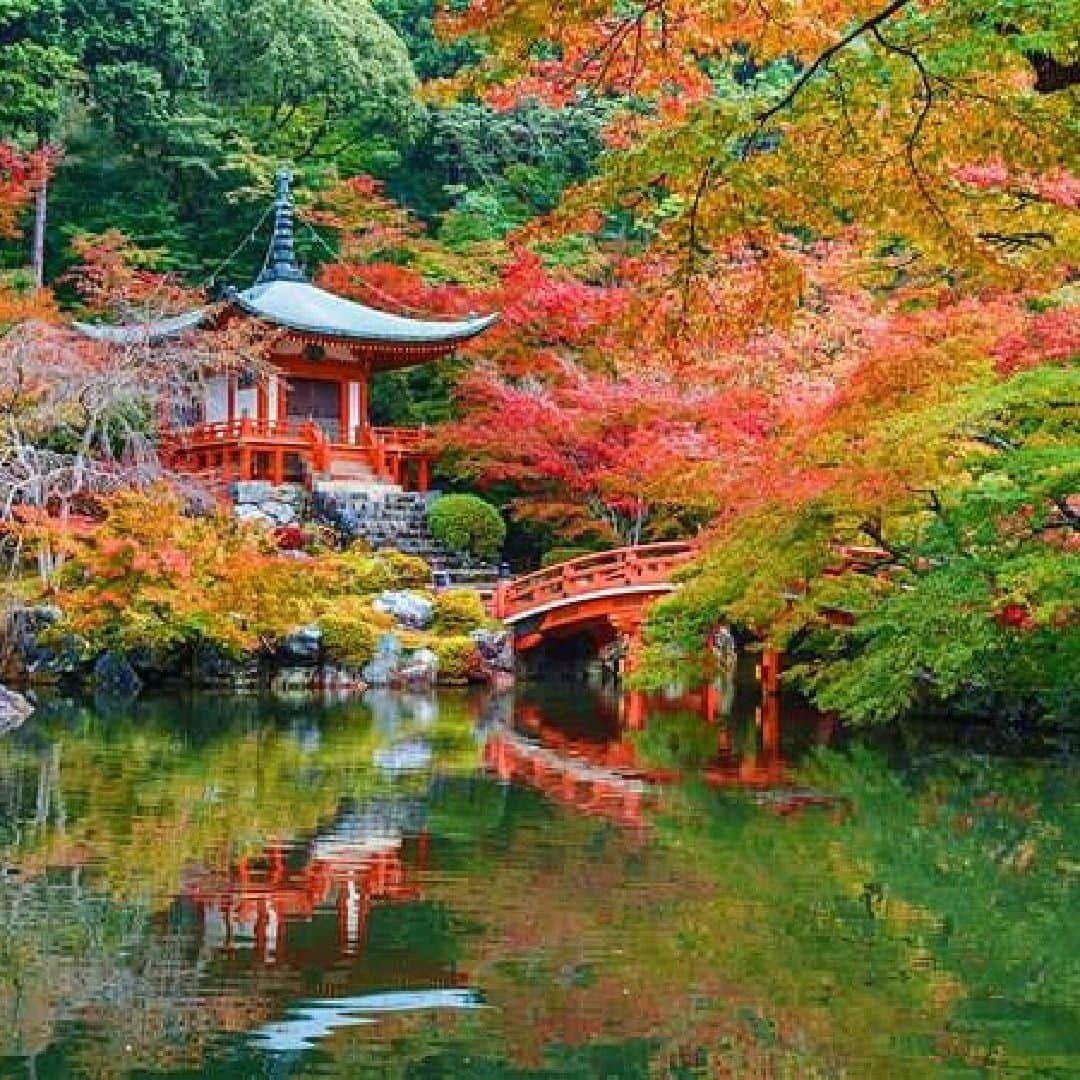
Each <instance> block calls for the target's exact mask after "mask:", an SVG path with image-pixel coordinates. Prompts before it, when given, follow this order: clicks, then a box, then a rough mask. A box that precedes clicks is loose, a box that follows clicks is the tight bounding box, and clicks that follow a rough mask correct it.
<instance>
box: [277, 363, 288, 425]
mask: <svg viewBox="0 0 1080 1080" xmlns="http://www.w3.org/2000/svg"><path fill="white" fill-rule="evenodd" d="M275 378H276V379H277V419H278V423H279V424H280V425H281V426H282V427H283V428H284V427H285V425H286V424H287V423H288V422H289V380H288V379H286V378H285V376H284V375H277V376H275Z"/></svg>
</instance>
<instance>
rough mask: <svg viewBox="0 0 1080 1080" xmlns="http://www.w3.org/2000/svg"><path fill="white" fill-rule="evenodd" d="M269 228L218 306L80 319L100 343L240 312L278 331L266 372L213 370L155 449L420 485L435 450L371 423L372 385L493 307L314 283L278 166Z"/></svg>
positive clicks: (177, 458)
mask: <svg viewBox="0 0 1080 1080" xmlns="http://www.w3.org/2000/svg"><path fill="white" fill-rule="evenodd" d="M273 211H274V226H273V235H272V237H271V240H270V247H269V250H268V252H267V257H266V260H265V264H264V267H263V269H262V272H261V273H260V274H259V276H258V277H257V278H256V280H255V282H254V284H252V285H251V286H250V287H249V288H247V289H243V290H236V289H230V290H228V291H227V292H226V294H225V297H224V304H223V305H221V306H216V307H215V308H213V309H210V308H205V309H201V310H198V311H193V312H190V313H187V314H184V315H180V316H177V317H174V318H170V319H166V320H162V321H161V322H157V323H153V324H151V325H150V326H141V327H131V326H98V325H95V326H88V325H82V326H80V329H81V330H82V331H83V332H84V333H86V334H88V335H89V336H91V337H94V338H96V339H98V340H104V341H113V342H117V343H130V342H132V341H134V340H143V341H146V340H149V341H151V342H153V341H161V340H164V339H166V338H170V337H177V336H180V335H182V334H184V333H186V332H189V331H190V330H193V329H194V328H196V327H197V326H199V325H205V324H211V325H213V324H217V325H220V324H222V323H223V322H224V321H225V320H227V319H229V318H234V317H242V318H248V319H254V320H257V321H258V322H259V323H262V324H265V325H266V326H268V327H270V328H272V329H274V330H276V331H277V332H275V333H274V334H273V335H272V336H271V340H270V345H269V350H270V353H269V361H270V365H269V366H270V372H269V374H266V375H259V376H251V377H247V376H245V375H244V374H243V373H232V374H220V373H218V374H213V373H212V374H210V375H209V376H208V377H207V378H206V379H205V381H204V385H203V387H202V389H201V391H200V393H199V395H198V397H197V399H196V400H195V401H193V403H192V407H191V409H190V411H189V412H188V413H187V414H186V415H185V417H184V421H183V422H182V423H177V422H175V421H174V420H173V421H169V422H167V423H166V425H165V430H164V431H163V439H162V451H163V456H164V458H165V459H166V460H167V462H168V463H169V465H170V466H172V467H173V468H175V469H177V470H179V471H185V472H199V473H203V474H206V473H210V474H211V475H213V476H214V477H216V478H219V479H220V480H222V481H224V482H227V483H231V482H236V481H248V480H262V481H267V482H269V483H272V484H282V483H303V484H305V485H307V486H308V487H314V486H317V485H318V484H320V482H321V483H329V484H334V485H341V486H347V485H350V484H355V485H365V484H370V485H392V486H397V487H399V488H401V489H403V490H406V491H426V490H427V489H428V485H429V483H430V477H431V462H432V458H433V456H434V450H433V447H432V446H431V443H430V440H429V437H428V435H427V433H426V431H424V430H423V429H420V428H404V427H376V426H374V425H373V424H372V423H371V418H370V399H371V382H372V379H373V377H374V376H375V375H377V374H379V373H380V372H383V371H395V370H398V369H400V368H406V367H412V366H415V365H418V364H427V363H431V362H432V361H434V360H438V359H439V358H440V357H443V356H446V355H448V354H449V353H451V352H453V350H454V349H455V348H456V347H457V346H458V345H460V344H462V343H463V342H465V341H468V340H469V339H470V338H474V337H476V336H477V335H478V334H481V333H483V332H484V331H485V330H486V329H488V327H490V326H491V325H492V324H493V323H495V322H496V320H497V319H498V316H497V315H487V316H484V317H472V318H467V319H463V320H458V321H447V320H428V319H412V318H408V317H405V316H402V315H395V314H391V313H390V312H386V311H380V310H378V309H376V308H371V307H367V306H365V305H364V304H359V303H356V302H355V301H353V300H347V299H345V298H344V297H341V296H336V295H334V294H333V293H330V292H327V291H326V290H324V289H320V288H319V287H318V286H317V285H315V284H313V283H312V282H311V280H310V279H309V277H308V276H307V275H306V274H305V273H304V271H303V269H302V268H301V267H300V265H299V263H298V262H297V259H296V252H295V246H294V235H293V234H294V228H293V225H294V222H293V197H292V191H291V175H290V173H289V172H288V170H285V169H282V170H280V171H279V172H278V174H277V180H276V191H275V198H274V205H273Z"/></svg>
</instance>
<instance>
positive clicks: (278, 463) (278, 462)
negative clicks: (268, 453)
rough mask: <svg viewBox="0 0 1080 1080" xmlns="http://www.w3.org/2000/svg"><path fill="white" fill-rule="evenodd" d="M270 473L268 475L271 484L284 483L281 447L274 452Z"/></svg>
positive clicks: (283, 452) (283, 459)
mask: <svg viewBox="0 0 1080 1080" xmlns="http://www.w3.org/2000/svg"><path fill="white" fill-rule="evenodd" d="M273 461H274V463H273V466H272V472H271V475H270V482H271V483H273V484H284V483H285V450H284V448H282V447H280V446H279V447H278V448H277V449H276V450H274V458H273Z"/></svg>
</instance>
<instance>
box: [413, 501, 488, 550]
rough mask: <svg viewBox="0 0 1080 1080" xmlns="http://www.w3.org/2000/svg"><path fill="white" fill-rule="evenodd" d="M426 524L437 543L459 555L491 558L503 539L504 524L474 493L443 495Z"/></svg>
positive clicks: (429, 514)
mask: <svg viewBox="0 0 1080 1080" xmlns="http://www.w3.org/2000/svg"><path fill="white" fill-rule="evenodd" d="M428 527H429V528H430V529H431V535H432V536H434V537H435V539H436V540H438V542H439V543H440V544H443V545H445V546H446V547H448V548H449V549H450V550H451V551H454V552H457V553H458V554H459V555H468V556H473V557H475V558H479V559H494V558H495V557H496V556H497V555H498V554H499V552H500V551H501V550H502V546H503V542H504V541H505V540H506V523H505V522H504V521H503V519H502V515H501V514H500V513H499V511H498V510H496V509H495V507H494V506H492V505H491V503H489V502H485V501H484V500H483V499H480V498H477V496H475V495H444V496H443V497H442V498H441V499H436V500H435V502H434V503H432V506H431V509H430V510H429V511H428Z"/></svg>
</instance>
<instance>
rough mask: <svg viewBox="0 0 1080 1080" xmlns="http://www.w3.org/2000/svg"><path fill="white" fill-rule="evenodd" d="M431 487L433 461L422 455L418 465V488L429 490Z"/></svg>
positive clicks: (419, 489) (418, 489)
mask: <svg viewBox="0 0 1080 1080" xmlns="http://www.w3.org/2000/svg"><path fill="white" fill-rule="evenodd" d="M430 487H431V462H430V461H429V460H428V459H427V458H426V457H422V458H420V460H419V461H418V462H417V465H416V490H417V491H427V490H428V488H430Z"/></svg>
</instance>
